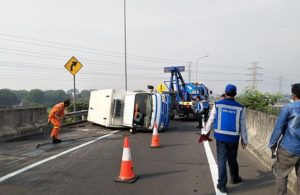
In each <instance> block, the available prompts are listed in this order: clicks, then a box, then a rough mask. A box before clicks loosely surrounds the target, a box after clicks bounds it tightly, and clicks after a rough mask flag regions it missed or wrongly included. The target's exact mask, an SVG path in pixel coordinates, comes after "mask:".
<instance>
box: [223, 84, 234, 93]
mask: <svg viewBox="0 0 300 195" xmlns="http://www.w3.org/2000/svg"><path fill="white" fill-rule="evenodd" d="M225 92H235V93H236V86H235V85H233V84H228V85H226V88H225Z"/></svg>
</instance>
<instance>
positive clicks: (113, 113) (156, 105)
mask: <svg viewBox="0 0 300 195" xmlns="http://www.w3.org/2000/svg"><path fill="white" fill-rule="evenodd" d="M169 108H170V96H169V95H167V94H159V93H148V92H134V91H122V90H116V89H105V90H96V91H92V92H91V96H90V104H89V111H88V121H91V122H93V123H96V124H99V125H102V126H105V127H118V128H120V127H121V128H122V127H123V128H125V127H129V128H130V129H131V130H132V131H135V130H152V129H153V127H154V123H157V124H158V129H159V130H163V129H164V128H167V127H168V126H169Z"/></svg>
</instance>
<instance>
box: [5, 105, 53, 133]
mask: <svg viewBox="0 0 300 195" xmlns="http://www.w3.org/2000/svg"><path fill="white" fill-rule="evenodd" d="M47 118H48V116H47V108H21V109H6V110H0V137H15V136H18V135H24V134H27V133H33V132H37V131H40V130H42V128H45V127H46V126H47Z"/></svg>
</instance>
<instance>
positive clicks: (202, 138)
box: [198, 133, 213, 143]
mask: <svg viewBox="0 0 300 195" xmlns="http://www.w3.org/2000/svg"><path fill="white" fill-rule="evenodd" d="M209 135H210V133H207V134H201V135H200V138H199V141H198V142H199V143H201V142H203V141H210V142H211V141H213V140H212V139H211V138H209Z"/></svg>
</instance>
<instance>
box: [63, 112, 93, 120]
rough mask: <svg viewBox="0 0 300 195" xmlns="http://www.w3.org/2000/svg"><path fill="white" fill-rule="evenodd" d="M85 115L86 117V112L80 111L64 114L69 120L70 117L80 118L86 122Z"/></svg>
mask: <svg viewBox="0 0 300 195" xmlns="http://www.w3.org/2000/svg"><path fill="white" fill-rule="evenodd" d="M87 115H88V111H87V110H80V111H76V112H68V113H66V114H65V117H66V118H71V117H76V116H81V120H82V121H84V120H86V118H87Z"/></svg>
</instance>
